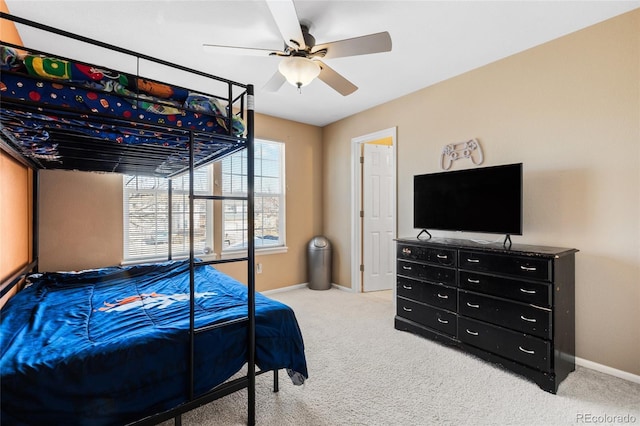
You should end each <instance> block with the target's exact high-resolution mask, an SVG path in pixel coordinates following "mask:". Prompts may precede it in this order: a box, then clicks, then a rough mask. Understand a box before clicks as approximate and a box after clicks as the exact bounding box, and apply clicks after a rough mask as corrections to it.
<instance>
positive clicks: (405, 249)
mask: <svg viewBox="0 0 640 426" xmlns="http://www.w3.org/2000/svg"><path fill="white" fill-rule="evenodd" d="M402 254H411V249H410V248H407V247H405V248H403V249H402Z"/></svg>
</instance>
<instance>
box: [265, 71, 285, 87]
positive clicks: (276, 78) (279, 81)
mask: <svg viewBox="0 0 640 426" xmlns="http://www.w3.org/2000/svg"><path fill="white" fill-rule="evenodd" d="M285 81H287V79H286V78H284V76H283V75H282V74H280V71H276V73H275V74H273V76H272V77H271V78H270V79H269V81H267V82H266V83H265V84H264V86H262V88H263V89H264V90H266V91H267V92H277V91H278V90H279V89H280V88H281V87H282V85H283V84H284V82H285Z"/></svg>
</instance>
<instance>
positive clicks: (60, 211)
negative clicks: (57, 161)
mask: <svg viewBox="0 0 640 426" xmlns="http://www.w3.org/2000/svg"><path fill="white" fill-rule="evenodd" d="M39 200H40V206H39V207H40V215H39V216H40V220H39V231H40V232H39V236H40V241H39V244H40V250H39V266H40V270H41V271H67V270H79V269H87V268H98V267H102V266H111V265H116V264H118V263H119V262H121V261H122V247H123V242H122V176H121V175H117V174H109V173H84V172H72V171H61V170H42V171H40V194H39Z"/></svg>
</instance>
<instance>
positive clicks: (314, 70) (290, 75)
mask: <svg viewBox="0 0 640 426" xmlns="http://www.w3.org/2000/svg"><path fill="white" fill-rule="evenodd" d="M278 70H279V71H280V73H281V74H282V75H283V76H284V77H285V78H286V79H287V81H288V82H289V83H290V84H292V85H293V86H295V87H297V88H298V90H299V89H300V88H301V87H302V86H306V85H307V84H309V83H311V82H312V81H313V79H314V78H316V77H317V76H318V75H319V74H320V65H318V64H317V63H316V62H315V61H312V60H311V59H308V58H305V57H303V56H289V57H288V58H284V59H283V60H282V61H280V65H278Z"/></svg>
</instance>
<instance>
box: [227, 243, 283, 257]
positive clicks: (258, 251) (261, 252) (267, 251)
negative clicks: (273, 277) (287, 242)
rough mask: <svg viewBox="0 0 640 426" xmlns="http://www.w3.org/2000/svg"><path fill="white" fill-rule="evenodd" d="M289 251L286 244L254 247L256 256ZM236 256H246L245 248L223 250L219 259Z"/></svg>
mask: <svg viewBox="0 0 640 426" xmlns="http://www.w3.org/2000/svg"><path fill="white" fill-rule="evenodd" d="M288 251H289V247H287V246H278V247H265V248H256V256H265V255H269V254H282V253H287V252H288ZM236 257H247V251H246V250H229V251H223V252H222V254H221V255H220V259H233V258H236Z"/></svg>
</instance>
